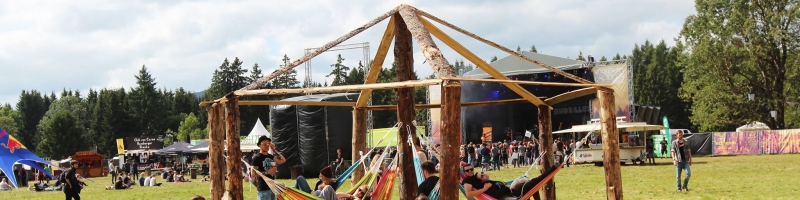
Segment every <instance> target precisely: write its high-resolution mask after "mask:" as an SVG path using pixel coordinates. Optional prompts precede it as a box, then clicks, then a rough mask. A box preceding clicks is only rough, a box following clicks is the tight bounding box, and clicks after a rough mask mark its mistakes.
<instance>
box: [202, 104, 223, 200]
mask: <svg viewBox="0 0 800 200" xmlns="http://www.w3.org/2000/svg"><path fill="white" fill-rule="evenodd" d="M206 110H207V111H208V138H209V139H210V140H211V141H210V142H209V143H208V168H209V179H210V180H211V184H210V187H211V196H210V199H221V198H222V194H223V192H225V170H224V165H225V160H224V159H225V158H224V157H223V156H222V150H223V149H224V148H225V147H224V145H223V141H224V140H225V122H224V119H225V117H224V116H223V115H222V105H221V104H218V103H215V104H213V105H211V106H208V107H206Z"/></svg>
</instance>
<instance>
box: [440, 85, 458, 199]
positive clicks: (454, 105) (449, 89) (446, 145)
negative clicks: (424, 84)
mask: <svg viewBox="0 0 800 200" xmlns="http://www.w3.org/2000/svg"><path fill="white" fill-rule="evenodd" d="M441 95H442V115H441V119H440V120H441V122H442V124H441V128H440V130H441V136H442V138H441V141H442V148H439V149H440V151H441V153H442V159H441V160H440V161H441V167H440V169H439V171H440V173H439V175H440V176H441V179H440V181H441V182H442V183H458V182H459V176H458V174H459V168H460V167H461V160H459V152H458V151H459V148H458V147H459V146H460V145H461V84H460V83H458V82H450V83H448V84H446V85H444V86H443V87H442V94H441ZM460 193H461V192H459V190H458V184H441V185H439V194H440V195H441V196H440V199H459V197H458V196H459V195H458V194H460Z"/></svg>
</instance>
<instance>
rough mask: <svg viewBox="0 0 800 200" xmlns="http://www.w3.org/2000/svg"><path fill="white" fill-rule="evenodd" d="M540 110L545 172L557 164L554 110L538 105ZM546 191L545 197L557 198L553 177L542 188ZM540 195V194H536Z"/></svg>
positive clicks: (540, 143) (543, 168)
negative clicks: (555, 159) (555, 157)
mask: <svg viewBox="0 0 800 200" xmlns="http://www.w3.org/2000/svg"><path fill="white" fill-rule="evenodd" d="M537 108H538V110H539V146H540V147H541V149H542V151H544V155H542V160H541V161H540V162H541V163H540V166H542V168H541V172H542V173H544V172H545V170H547V169H548V168H550V166H553V164H555V161H554V160H553V153H554V152H553V148H552V147H553V126H552V124H553V119H552V115H551V113H552V111H551V110H550V107H548V106H537ZM542 190H543V191H544V199H556V185H555V183H554V182H553V179H550V181H547V184H545V185H544V187H543V188H542ZM535 195H539V194H535Z"/></svg>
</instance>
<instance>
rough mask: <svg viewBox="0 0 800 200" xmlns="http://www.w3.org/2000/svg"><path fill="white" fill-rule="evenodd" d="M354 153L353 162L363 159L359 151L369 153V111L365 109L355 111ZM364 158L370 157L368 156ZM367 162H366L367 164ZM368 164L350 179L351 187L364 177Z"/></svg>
mask: <svg viewBox="0 0 800 200" xmlns="http://www.w3.org/2000/svg"><path fill="white" fill-rule="evenodd" d="M352 145H353V151H352V153H351V155H352V157H351V159H352V160H354V161H355V160H358V159H361V154H359V153H358V152H359V151H364V153H366V152H367V151H366V150H367V109H365V108H354V109H353V143H352ZM364 156H369V154H366V155H364ZM366 161H367V160H364V162H366ZM365 165H366V164H361V165H359V166H358V167H356V169H355V170H354V171H353V174H352V176H353V177H351V178H350V181H351V182H350V186H351V187H353V186H355V185H356V184H357V183H358V181H359V180H361V178H362V177H364V166H365Z"/></svg>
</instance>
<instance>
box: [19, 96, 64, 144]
mask: <svg viewBox="0 0 800 200" xmlns="http://www.w3.org/2000/svg"><path fill="white" fill-rule="evenodd" d="M54 96H55V95H54V93H53V94H51V97H54ZM54 100H55V98H54ZM48 109H49V108H48V107H45V103H44V97H43V96H42V95H41V94H40V93H39V92H38V91H36V90H31V91H30V92H28V91H25V90H23V91H22V94H20V96H19V102H17V111H18V112H19V115H20V117H21V121H22V125H20V127H19V131H18V133H16V134H17V135H16V136H17V139H18V140H19V141H20V142H22V144H24V145H26V146H28V147H29V149H30V150H31V151H34V152H36V146H35V145H33V144H34V142H35V141H36V138H37V133H38V132H39V131H38V130H37V129H38V125H39V121H41V120H42V117H44V114H45V113H46V112H47V110H48Z"/></svg>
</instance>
